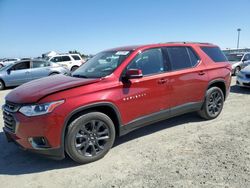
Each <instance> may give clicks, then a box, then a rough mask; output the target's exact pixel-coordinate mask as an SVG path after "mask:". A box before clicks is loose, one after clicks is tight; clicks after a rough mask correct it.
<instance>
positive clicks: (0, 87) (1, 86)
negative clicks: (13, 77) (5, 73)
mask: <svg viewBox="0 0 250 188" xmlns="http://www.w3.org/2000/svg"><path fill="white" fill-rule="evenodd" d="M4 88H5V85H4V82H3V81H2V80H0V90H3V89H4Z"/></svg>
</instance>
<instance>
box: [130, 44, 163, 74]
mask: <svg viewBox="0 0 250 188" xmlns="http://www.w3.org/2000/svg"><path fill="white" fill-rule="evenodd" d="M127 69H140V70H142V74H143V75H149V74H155V73H160V72H163V71H164V65H163V57H162V52H161V49H158V48H157V49H150V50H146V51H144V52H142V53H140V54H138V55H137V56H136V57H135V58H134V59H133V60H132V62H131V63H130V64H129V66H128V67H127Z"/></svg>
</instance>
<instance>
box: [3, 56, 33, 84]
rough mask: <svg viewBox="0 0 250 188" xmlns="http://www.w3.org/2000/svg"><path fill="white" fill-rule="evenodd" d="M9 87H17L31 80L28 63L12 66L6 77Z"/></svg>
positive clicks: (23, 62)
mask: <svg viewBox="0 0 250 188" xmlns="http://www.w3.org/2000/svg"><path fill="white" fill-rule="evenodd" d="M6 79H8V83H10V84H9V85H10V86H17V85H21V84H23V83H26V82H28V81H30V80H31V76H30V61H22V62H20V63H17V64H15V65H13V66H12V68H11V69H10V70H9V71H8V74H7V76H6Z"/></svg>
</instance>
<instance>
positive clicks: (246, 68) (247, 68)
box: [241, 65, 250, 74]
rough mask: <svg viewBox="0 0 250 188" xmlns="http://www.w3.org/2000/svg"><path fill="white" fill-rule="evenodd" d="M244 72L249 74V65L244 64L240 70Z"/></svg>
mask: <svg viewBox="0 0 250 188" xmlns="http://www.w3.org/2000/svg"><path fill="white" fill-rule="evenodd" d="M241 71H242V72H244V73H247V74H250V65H248V66H246V67H245V68H244V69H242V70H241Z"/></svg>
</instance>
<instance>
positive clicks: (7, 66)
mask: <svg viewBox="0 0 250 188" xmlns="http://www.w3.org/2000/svg"><path fill="white" fill-rule="evenodd" d="M12 65H13V64H12V63H11V64H8V65H6V66H4V67H1V68H0V71H3V70H6V69H8V68H9V67H11V66H12Z"/></svg>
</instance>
